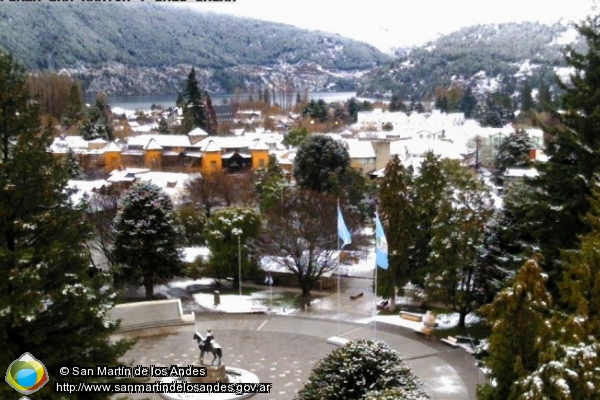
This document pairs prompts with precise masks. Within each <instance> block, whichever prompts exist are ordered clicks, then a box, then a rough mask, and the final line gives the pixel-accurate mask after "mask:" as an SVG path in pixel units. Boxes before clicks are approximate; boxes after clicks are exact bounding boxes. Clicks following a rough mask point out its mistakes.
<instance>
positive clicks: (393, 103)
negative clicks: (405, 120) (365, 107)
mask: <svg viewBox="0 0 600 400" xmlns="http://www.w3.org/2000/svg"><path fill="white" fill-rule="evenodd" d="M389 111H390V112H397V111H403V112H406V105H405V104H404V102H403V101H402V98H401V97H400V95H398V94H396V93H394V94H393V95H392V98H391V99H390V105H389Z"/></svg>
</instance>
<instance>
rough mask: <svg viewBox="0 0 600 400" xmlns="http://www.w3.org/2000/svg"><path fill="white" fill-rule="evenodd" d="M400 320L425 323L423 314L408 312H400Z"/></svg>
mask: <svg viewBox="0 0 600 400" xmlns="http://www.w3.org/2000/svg"><path fill="white" fill-rule="evenodd" d="M400 318H402V319H407V320H409V321H415V322H423V314H417V313H411V312H407V311H400Z"/></svg>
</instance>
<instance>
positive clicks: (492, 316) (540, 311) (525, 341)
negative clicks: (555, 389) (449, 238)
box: [477, 258, 554, 400]
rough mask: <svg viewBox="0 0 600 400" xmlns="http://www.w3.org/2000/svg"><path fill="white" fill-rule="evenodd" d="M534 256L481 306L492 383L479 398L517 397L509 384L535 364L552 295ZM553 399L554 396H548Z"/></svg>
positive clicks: (486, 364)
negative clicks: (508, 284)
mask: <svg viewBox="0 0 600 400" xmlns="http://www.w3.org/2000/svg"><path fill="white" fill-rule="evenodd" d="M546 279H547V276H546V275H545V274H544V273H543V272H542V269H541V268H540V266H539V265H538V260H537V259H536V258H534V259H531V260H529V261H527V262H526V263H525V264H524V265H523V267H522V268H521V270H520V271H519V273H518V274H517V276H516V277H515V281H514V283H513V284H512V286H511V287H508V288H506V289H504V290H502V291H501V292H500V293H499V294H498V295H497V296H496V297H495V298H494V301H493V302H492V303H491V304H488V305H486V306H484V307H482V309H481V312H482V313H483V315H485V316H486V318H487V323H488V325H489V326H490V328H491V329H492V334H491V336H490V343H489V346H488V351H489V356H488V357H486V358H485V359H484V364H485V366H486V367H487V368H489V371H490V372H489V374H488V377H489V378H490V380H492V381H493V382H494V383H493V384H486V385H483V386H482V387H480V388H479V389H478V397H477V398H478V399H481V400H506V399H509V400H512V399H515V400H516V399H519V398H521V397H519V396H520V393H518V392H516V393H515V392H514V390H513V385H514V383H515V381H516V380H517V379H519V378H522V377H524V376H526V374H527V373H529V372H532V371H533V370H535V368H536V367H537V363H538V358H539V350H540V349H539V345H538V341H539V339H538V338H539V337H541V336H543V335H547V334H548V331H549V328H548V326H547V325H546V318H548V315H549V310H550V308H551V306H552V298H551V296H550V294H549V293H548V291H547V289H546V286H545V281H546ZM552 398H554V397H552Z"/></svg>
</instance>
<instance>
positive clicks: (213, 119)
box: [204, 91, 219, 135]
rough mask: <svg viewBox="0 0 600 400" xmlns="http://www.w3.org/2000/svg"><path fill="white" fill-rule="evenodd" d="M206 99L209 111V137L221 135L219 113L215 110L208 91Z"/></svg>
mask: <svg viewBox="0 0 600 400" xmlns="http://www.w3.org/2000/svg"><path fill="white" fill-rule="evenodd" d="M204 99H205V105H206V111H207V121H206V132H207V133H208V134H209V135H216V134H217V133H219V121H218V120H217V113H216V112H215V109H214V108H213V104H212V100H211V99H210V95H209V94H208V92H206V91H205V92H204Z"/></svg>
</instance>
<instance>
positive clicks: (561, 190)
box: [521, 15, 600, 293]
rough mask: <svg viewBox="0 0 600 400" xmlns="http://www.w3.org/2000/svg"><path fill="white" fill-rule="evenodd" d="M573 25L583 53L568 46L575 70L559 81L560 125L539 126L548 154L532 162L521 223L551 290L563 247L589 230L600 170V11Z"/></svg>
mask: <svg viewBox="0 0 600 400" xmlns="http://www.w3.org/2000/svg"><path fill="white" fill-rule="evenodd" d="M577 29H578V31H579V33H580V34H581V36H582V38H583V39H584V40H585V42H586V44H587V46H586V49H585V50H584V51H582V52H578V51H576V50H575V49H574V48H571V47H569V48H568V52H567V55H566V62H567V64H568V66H570V67H572V68H573V69H574V73H573V74H571V76H570V78H569V81H568V82H558V83H559V86H560V88H561V89H562V91H563V92H564V95H563V98H562V109H563V110H564V112H563V111H561V112H558V111H556V110H552V111H551V114H552V116H553V117H554V118H555V119H556V120H557V121H558V122H559V124H558V125H556V126H552V127H549V126H545V127H543V129H544V131H545V133H546V136H547V138H548V140H547V145H546V149H545V153H546V154H547V155H548V157H549V159H548V161H547V162H545V163H539V164H537V165H536V168H537V169H538V172H539V176H538V177H536V178H533V179H532V180H530V181H529V194H530V197H531V201H530V202H529V203H530V204H531V205H532V207H530V208H528V209H527V210H526V212H525V214H526V215H527V219H525V220H523V221H522V223H521V226H522V230H523V231H529V232H532V234H533V235H534V237H535V239H536V245H537V246H538V247H539V251H540V252H541V253H542V254H544V261H542V264H543V265H544V269H545V270H547V271H548V274H549V277H550V279H549V289H550V291H551V292H552V293H557V287H556V281H557V279H559V278H560V277H561V275H562V265H561V257H560V251H561V249H574V248H576V246H577V238H578V236H579V235H582V234H585V233H586V232H588V231H589V228H588V227H587V226H586V225H585V223H584V222H583V220H582V217H583V216H584V215H585V214H586V213H587V212H588V210H589V207H590V205H589V202H588V200H587V198H588V197H589V196H590V194H591V191H590V182H591V181H592V178H593V176H594V174H596V173H599V172H600V136H599V135H598V129H597V127H598V126H600V113H598V112H597V108H598V101H597V98H598V96H600V57H598V53H599V52H600V16H598V15H594V16H592V17H589V18H587V19H586V20H585V21H584V22H583V23H581V24H579V25H577Z"/></svg>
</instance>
